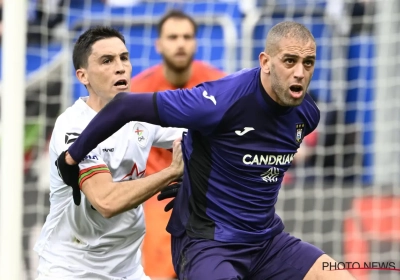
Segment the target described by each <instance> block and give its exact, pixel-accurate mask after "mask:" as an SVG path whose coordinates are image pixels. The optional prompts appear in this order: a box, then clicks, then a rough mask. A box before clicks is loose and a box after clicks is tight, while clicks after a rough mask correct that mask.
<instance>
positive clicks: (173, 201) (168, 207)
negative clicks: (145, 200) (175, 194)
mask: <svg viewBox="0 0 400 280" xmlns="http://www.w3.org/2000/svg"><path fill="white" fill-rule="evenodd" d="M174 203H175V199H173V200H171V201H170V202H168V204H167V205H165V207H164V211H165V212H168V211H169V210H171V209H172V208H174Z"/></svg>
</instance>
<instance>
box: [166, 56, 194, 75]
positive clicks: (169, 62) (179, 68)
mask: <svg viewBox="0 0 400 280" xmlns="http://www.w3.org/2000/svg"><path fill="white" fill-rule="evenodd" d="M193 59H194V54H193V55H192V56H191V57H189V58H188V60H187V62H186V63H185V64H184V65H179V66H178V65H176V64H175V63H174V62H173V61H172V59H169V58H168V57H166V56H164V57H163V61H164V63H165V65H166V66H167V68H169V69H170V70H172V71H173V72H175V73H177V74H180V73H183V72H185V71H186V70H187V69H189V67H190V65H191V64H192V62H193Z"/></svg>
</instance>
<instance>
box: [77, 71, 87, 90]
mask: <svg viewBox="0 0 400 280" xmlns="http://www.w3.org/2000/svg"><path fill="white" fill-rule="evenodd" d="M75 75H76V78H77V79H78V80H79V81H80V82H81V83H82V84H84V85H85V86H87V85H88V84H89V80H88V77H87V73H86V71H85V69H83V68H79V69H78V70H76V72H75Z"/></svg>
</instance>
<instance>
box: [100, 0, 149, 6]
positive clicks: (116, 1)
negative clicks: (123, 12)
mask: <svg viewBox="0 0 400 280" xmlns="http://www.w3.org/2000/svg"><path fill="white" fill-rule="evenodd" d="M101 1H102V2H103V3H104V4H106V5H108V6H110V7H131V6H134V5H136V4H139V3H140V2H141V1H142V0H101Z"/></svg>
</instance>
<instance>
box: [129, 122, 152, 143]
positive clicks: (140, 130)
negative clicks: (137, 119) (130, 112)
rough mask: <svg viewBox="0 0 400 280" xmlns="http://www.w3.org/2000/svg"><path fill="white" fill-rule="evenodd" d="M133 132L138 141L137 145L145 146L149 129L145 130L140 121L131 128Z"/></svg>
mask: <svg viewBox="0 0 400 280" xmlns="http://www.w3.org/2000/svg"><path fill="white" fill-rule="evenodd" d="M133 132H134V133H135V135H136V137H137V138H136V139H137V141H138V144H139V146H140V147H142V148H144V147H146V145H147V142H148V140H149V131H148V130H147V128H146V127H145V126H144V125H142V124H141V123H136V124H135V126H134V128H133Z"/></svg>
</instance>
